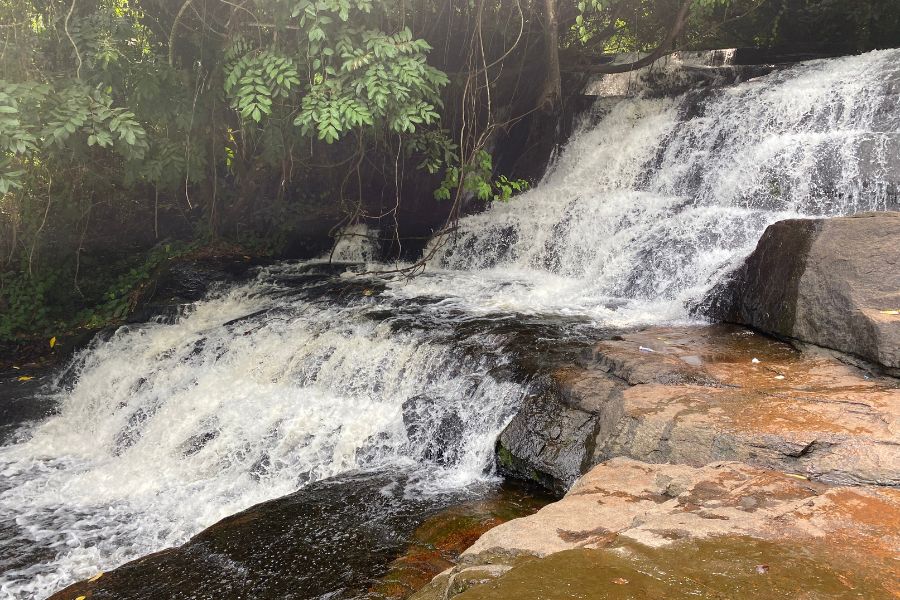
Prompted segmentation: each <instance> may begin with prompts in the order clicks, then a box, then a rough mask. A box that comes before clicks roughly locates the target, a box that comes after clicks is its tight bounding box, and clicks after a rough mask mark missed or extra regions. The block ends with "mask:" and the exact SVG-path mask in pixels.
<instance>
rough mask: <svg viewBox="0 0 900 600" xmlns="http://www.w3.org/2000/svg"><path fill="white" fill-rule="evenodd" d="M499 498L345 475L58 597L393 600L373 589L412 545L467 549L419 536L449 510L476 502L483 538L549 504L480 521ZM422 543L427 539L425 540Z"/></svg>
mask: <svg viewBox="0 0 900 600" xmlns="http://www.w3.org/2000/svg"><path fill="white" fill-rule="evenodd" d="M496 495H497V491H496V490H495V489H483V490H481V492H480V493H479V492H477V491H474V492H473V491H469V492H459V493H456V494H445V495H437V496H431V495H430V496H427V497H418V496H417V495H416V494H415V493H414V492H412V491H411V490H408V489H407V483H406V480H405V478H404V477H403V476H402V475H400V476H391V475H385V474H374V475H373V474H368V475H366V474H358V475H347V476H342V477H339V478H335V479H331V480H325V481H321V482H318V483H313V484H311V485H309V486H308V487H306V488H304V489H302V490H300V491H298V492H296V493H295V494H292V495H290V496H286V497H284V498H280V499H278V500H272V501H270V502H265V503H263V504H259V505H257V506H254V507H253V508H251V509H249V510H246V511H244V512H242V513H238V514H236V515H233V516H231V517H228V518H226V519H223V520H222V521H220V522H218V523H216V524H215V525H213V526H212V527H210V528H208V529H206V530H205V531H203V532H202V533H200V534H198V535H197V536H195V537H194V538H193V539H191V540H190V541H189V542H187V543H186V544H184V545H183V546H181V547H180V548H175V549H171V550H164V551H162V552H158V553H156V554H152V555H150V556H147V557H144V558H141V559H138V560H135V561H133V562H130V563H128V564H126V565H123V566H122V567H119V568H117V569H115V570H113V571H110V572H108V573H105V574H104V575H103V576H102V577H101V578H100V579H98V580H96V581H94V582H81V583H78V584H75V585H73V586H70V587H68V588H66V589H65V590H62V591H61V592H58V593H57V594H54V595H53V596H52V597H51V598H52V599H53V600H74V598H77V597H78V596H81V595H87V596H88V597H90V598H92V599H93V600H111V599H116V600H129V599H141V600H144V599H146V600H151V599H154V600H155V599H157V598H166V599H167V600H181V599H184V600H188V599H191V600H205V599H209V600H213V599H215V600H220V599H223V598H235V599H238V598H240V599H244V598H254V599H259V600H270V599H271V600H275V599H277V600H288V599H310V598H330V599H335V600H336V599H349V598H384V597H385V596H384V595H376V594H374V593H373V594H370V593H369V591H368V590H369V589H370V588H373V586H376V587H377V586H379V585H382V584H380V583H379V578H381V577H382V576H384V575H386V574H387V573H389V572H390V571H391V568H390V567H389V565H390V564H391V562H392V561H393V560H394V559H396V558H397V557H398V556H400V555H401V553H402V552H403V551H404V549H405V548H407V545H408V544H410V543H414V544H415V543H422V544H427V543H429V541H430V542H440V543H441V544H443V545H444V546H446V549H447V552H446V553H445V554H442V555H441V556H442V557H443V558H442V560H446V559H448V558H453V557H455V556H457V555H458V553H459V552H461V551H462V550H463V549H464V546H463V547H460V546H461V544H455V545H454V544H453V543H452V541H451V540H450V538H451V537H452V536H453V535H454V534H455V533H458V529H459V528H456V529H454V528H452V527H450V528H449V529H448V530H446V531H444V532H441V531H438V532H434V531H431V529H433V528H434V525H432V527H431V528H430V529H428V530H426V531H424V532H423V531H419V532H418V533H417V532H416V530H417V528H418V527H420V525H422V524H423V523H425V522H426V521H427V520H428V519H430V518H433V517H434V516H435V515H438V514H439V513H440V512H441V511H443V510H445V509H447V508H448V507H451V506H457V505H461V504H467V503H474V506H475V507H476V508H473V509H471V510H468V511H466V510H464V511H462V513H461V514H462V515H463V516H464V517H465V519H466V523H468V525H466V527H469V528H471V527H472V526H478V525H479V524H482V525H480V527H482V529H479V531H481V530H483V523H484V522H486V521H487V522H491V519H500V518H502V517H503V516H504V515H507V514H508V513H510V511H512V512H513V513H515V514H514V515H513V516H520V513H521V514H530V513H531V512H534V510H536V509H537V508H538V507H539V506H540V505H541V504H540V502H538V503H537V504H535V503H529V502H526V501H525V500H523V499H522V498H518V499H517V500H516V502H518V503H519V504H521V505H522V507H520V508H516V507H515V506H512V508H506V509H503V508H502V507H498V506H495V505H489V506H487V508H483V510H484V511H486V512H487V515H486V516H483V517H479V516H478V514H479V513H478V510H479V509H478V508H477V505H478V503H479V502H480V501H481V499H485V500H487V499H489V498H493V497H496ZM519 495H520V496H521V495H522V493H521V492H520V493H519ZM479 497H480V498H479ZM533 504H534V506H533V508H532V505H533ZM523 507H524V508H523ZM504 511H505V512H504ZM517 511H518V512H517ZM507 518H511V517H507ZM502 520H506V519H505V518H504V519H502ZM440 522H442V521H438V523H440ZM497 522H500V521H497ZM464 524H465V523H464ZM448 527H449V526H448ZM423 536H424V537H426V539H425V540H423V541H422V542H417V538H421V537H423ZM469 537H471V536H469ZM469 537H466V540H468V539H469ZM474 537H475V538H477V535H476V536H474ZM471 541H474V538H472V539H471ZM469 543H471V542H469ZM466 545H468V544H466ZM442 564H443V563H442ZM411 591H412V590H410V593H411Z"/></svg>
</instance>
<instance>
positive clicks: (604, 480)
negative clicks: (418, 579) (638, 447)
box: [413, 458, 900, 600]
mask: <svg viewBox="0 0 900 600" xmlns="http://www.w3.org/2000/svg"><path fill="white" fill-rule="evenodd" d="M898 552H900V491H898V490H896V489H890V488H880V487H852V488H851V487H828V486H826V485H823V484H817V483H814V482H811V481H808V480H806V479H805V478H803V477H798V476H795V475H788V474H784V473H780V472H777V471H772V470H766V469H761V468H757V467H751V466H748V465H744V464H740V463H734V462H725V463H716V464H711V465H707V466H704V467H690V466H685V465H655V464H647V463H643V462H638V461H635V460H631V459H627V458H616V459H612V460H610V461H607V462H606V463H604V464H602V465H599V466H597V467H595V468H594V469H592V470H591V471H590V472H589V473H588V474H587V475H585V476H584V477H582V478H581V479H580V480H579V481H578V482H577V483H576V484H575V485H574V486H573V487H572V489H571V490H570V491H569V493H568V494H567V495H566V496H565V498H563V499H562V500H561V501H559V502H557V503H554V504H550V505H548V506H546V507H544V508H543V509H541V510H540V511H538V512H537V513H536V514H534V515H532V516H530V517H525V518H522V519H517V520H514V521H510V522H508V523H505V524H503V525H500V526H498V527H496V528H494V529H492V530H490V531H488V532H487V533H486V534H484V535H483V536H482V537H481V538H480V539H479V540H478V542H476V543H475V544H474V545H473V546H472V547H470V548H469V549H468V550H467V551H466V552H465V553H464V554H463V557H462V560H461V562H460V564H459V565H457V566H456V567H454V568H452V569H449V570H447V571H445V572H444V573H442V574H441V575H439V576H438V577H436V578H435V579H434V580H432V582H431V583H430V584H429V585H428V586H426V587H425V588H423V589H422V590H420V591H419V592H418V593H417V594H416V595H414V596H413V598H414V599H415V600H432V599H441V600H444V599H448V598H458V599H459V600H464V599H465V600H474V599H478V598H491V599H494V600H502V599H504V598H542V599H545V600H554V599H556V598H560V599H562V598H667V599H674V598H710V599H711V598H738V597H740V598H767V599H773V598H871V599H878V598H885V599H887V598H895V597H897V594H898V593H900V587H898V585H897V582H898V581H900V569H898V566H897V562H896V556H897V554H898Z"/></svg>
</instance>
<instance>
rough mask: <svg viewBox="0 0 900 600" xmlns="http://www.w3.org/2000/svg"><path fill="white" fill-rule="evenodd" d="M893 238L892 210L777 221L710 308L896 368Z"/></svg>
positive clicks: (897, 231) (899, 348)
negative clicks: (825, 217)
mask: <svg viewBox="0 0 900 600" xmlns="http://www.w3.org/2000/svg"><path fill="white" fill-rule="evenodd" d="M898 240H900V213H897V212H886V213H864V214H859V215H855V216H853V217H844V218H837V219H814V220H806V219H790V220H786V221H780V222H778V223H775V224H774V225H771V226H770V227H769V228H768V229H767V230H766V232H765V234H763V237H762V239H761V240H760V241H759V244H758V245H757V247H756V250H755V251H754V252H753V254H751V255H750V257H749V258H748V259H747V261H746V262H745V263H744V265H743V266H741V267H740V268H739V269H738V271H737V272H736V273H735V274H734V276H733V277H732V278H731V280H730V282H728V283H727V284H725V285H724V286H721V287H720V288H719V289H718V290H715V292H714V294H713V297H712V298H711V299H710V301H709V305H710V308H709V313H710V314H711V316H713V317H715V318H718V319H722V320H727V321H731V322H734V323H741V324H744V325H749V326H751V327H754V328H756V329H759V330H762V331H765V332H769V333H773V334H775V335H778V336H782V337H786V338H793V339H797V340H800V341H802V342H807V343H811V344H816V345H818V346H824V347H826V348H831V349H834V350H839V351H841V352H846V353H848V354H852V355H855V356H859V357H861V358H863V359H866V360H868V361H872V362H874V363H878V364H880V365H883V366H885V367H887V368H888V369H891V370H894V371H895V372H897V371H900V315H897V314H896V311H897V310H898V309H900V243H898Z"/></svg>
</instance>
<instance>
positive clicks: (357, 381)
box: [0, 265, 523, 598]
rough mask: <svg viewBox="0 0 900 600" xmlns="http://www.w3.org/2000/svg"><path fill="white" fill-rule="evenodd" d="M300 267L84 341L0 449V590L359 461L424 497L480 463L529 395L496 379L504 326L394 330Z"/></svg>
mask: <svg viewBox="0 0 900 600" xmlns="http://www.w3.org/2000/svg"><path fill="white" fill-rule="evenodd" d="M296 271H297V267H293V266H290V265H287V266H284V267H283V268H281V269H278V268H273V269H270V270H267V271H264V272H263V273H262V274H261V275H260V276H259V278H258V279H257V280H255V281H254V282H252V283H250V284H248V285H245V286H242V287H238V288H237V289H234V290H231V291H229V292H227V293H225V294H223V295H221V296H218V297H214V298H210V299H208V300H206V301H204V302H201V303H199V304H198V305H197V306H196V307H195V309H194V310H193V311H192V312H189V313H188V314H186V315H185V316H183V317H182V318H180V319H178V321H177V322H176V323H174V324H173V323H165V322H160V323H152V324H148V325H142V326H138V327H133V328H123V329H120V330H119V331H117V332H116V333H115V334H114V335H113V336H112V337H111V338H110V339H108V340H103V341H99V340H98V341H97V342H96V343H95V344H94V345H93V346H92V347H91V348H90V349H89V350H87V351H86V352H84V353H83V355H82V357H81V364H79V365H77V366H76V367H75V368H76V373H75V376H74V380H75V381H74V383H73V384H71V387H68V388H67V387H65V386H63V387H62V389H60V390H59V396H60V399H59V402H60V410H59V412H60V414H59V415H58V416H56V417H53V418H50V419H49V420H47V421H46V422H44V423H43V424H40V425H39V426H38V427H37V428H36V429H35V430H34V431H33V432H32V434H31V437H30V439H29V440H28V441H27V442H25V443H22V444H19V445H14V446H9V447H6V448H3V449H0V472H2V474H3V483H2V484H0V485H2V487H0V527H2V528H3V529H4V530H5V531H6V534H7V535H9V534H10V532H14V533H13V535H12V539H6V540H5V541H4V542H3V544H4V546H0V565H2V567H3V569H2V571H4V574H3V576H2V578H0V582H2V583H0V591H2V594H0V595H4V594H5V597H11V598H24V597H45V596H46V595H47V594H48V593H49V592H51V591H52V590H53V589H55V588H57V587H59V586H60V585H61V584H64V583H68V582H71V581H74V580H77V579H79V578H85V577H89V576H91V575H92V574H93V573H95V572H96V571H97V570H98V569H99V568H105V567H107V566H112V565H116V564H120V563H122V562H124V561H126V560H129V559H133V558H136V557H138V556H141V555H143V554H147V553H150V552H153V551H156V550H159V549H161V548H165V547H169V546H173V545H177V544H180V543H183V542H184V541H185V540H186V539H187V537H189V536H190V535H192V534H194V533H197V532H198V531H200V530H201V529H203V528H204V527H207V526H209V525H211V524H213V523H214V522H216V521H217V520H219V519H221V518H223V517H225V516H227V515H229V514H233V513H235V512H238V511H240V510H243V509H245V508H247V507H249V506H251V505H253V504H255V503H258V502H261V501H264V500H268V499H270V498H275V497H279V496H283V495H286V494H288V493H291V492H293V491H295V490H296V489H298V488H299V487H301V486H303V485H304V484H306V483H309V482H312V481H317V480H321V479H323V478H327V477H330V476H334V475H337V474H340V473H344V472H348V471H351V470H354V469H363V470H377V469H384V468H392V469H398V468H399V469H404V470H407V471H409V473H410V477H411V478H412V479H413V480H414V484H413V485H412V488H413V489H415V490H417V491H418V492H420V493H426V494H427V493H434V492H440V491H441V490H443V489H447V488H450V489H455V488H461V487H464V486H466V485H468V484H471V483H473V482H475V481H478V480H480V479H483V478H484V477H485V476H486V475H489V467H490V465H491V464H492V455H493V444H494V439H495V438H496V436H497V435H498V433H499V431H500V429H501V428H502V427H503V425H504V424H505V422H506V421H507V420H508V419H509V418H511V416H512V414H513V411H514V409H515V407H516V405H517V403H518V401H519V399H520V397H521V395H522V393H523V388H522V387H521V386H520V385H518V384H516V383H514V382H512V381H510V380H508V379H504V378H502V377H497V378H495V377H494V373H497V372H501V371H502V367H503V363H504V360H505V359H504V358H503V354H502V353H501V352H500V348H499V346H500V340H499V338H496V337H494V336H491V335H489V334H487V335H478V334H476V336H475V337H476V339H477V343H473V344H472V345H471V346H470V347H468V348H467V345H466V340H465V339H460V338H459V336H456V335H455V334H454V332H453V331H452V330H451V329H450V328H448V327H445V328H444V329H443V330H441V326H440V324H439V323H437V322H435V323H431V325H430V326H429V328H428V330H427V331H426V330H423V329H422V328H420V327H404V326H402V325H403V323H402V319H399V318H394V319H390V318H385V317H384V316H383V315H382V314H381V313H383V312H385V311H388V312H389V311H391V310H392V309H393V307H391V306H390V305H389V304H386V303H383V302H379V301H378V300H377V298H374V297H371V296H370V295H369V294H370V292H369V291H367V290H356V293H355V294H354V298H352V299H345V300H344V301H343V302H341V303H338V302H335V301H334V300H333V299H331V300H329V299H328V298H327V295H326V294H324V292H323V295H322V296H321V297H320V298H317V299H316V298H310V297H308V296H309V294H310V293H312V292H311V290H310V287H309V284H308V282H306V281H305V279H309V278H308V277H306V276H304V275H303V274H302V272H301V273H300V274H299V275H298V273H297V272H296ZM298 286H299V287H298ZM248 315H249V316H248ZM423 319H424V315H423Z"/></svg>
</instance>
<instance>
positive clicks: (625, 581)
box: [612, 577, 628, 585]
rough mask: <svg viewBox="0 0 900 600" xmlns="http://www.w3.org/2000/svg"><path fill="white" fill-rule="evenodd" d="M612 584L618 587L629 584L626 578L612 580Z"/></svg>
mask: <svg viewBox="0 0 900 600" xmlns="http://www.w3.org/2000/svg"><path fill="white" fill-rule="evenodd" d="M612 582H613V583H614V584H616V585H625V584H626V583H628V580H627V579H625V578H624V577H616V578H615V579H613V580H612Z"/></svg>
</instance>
